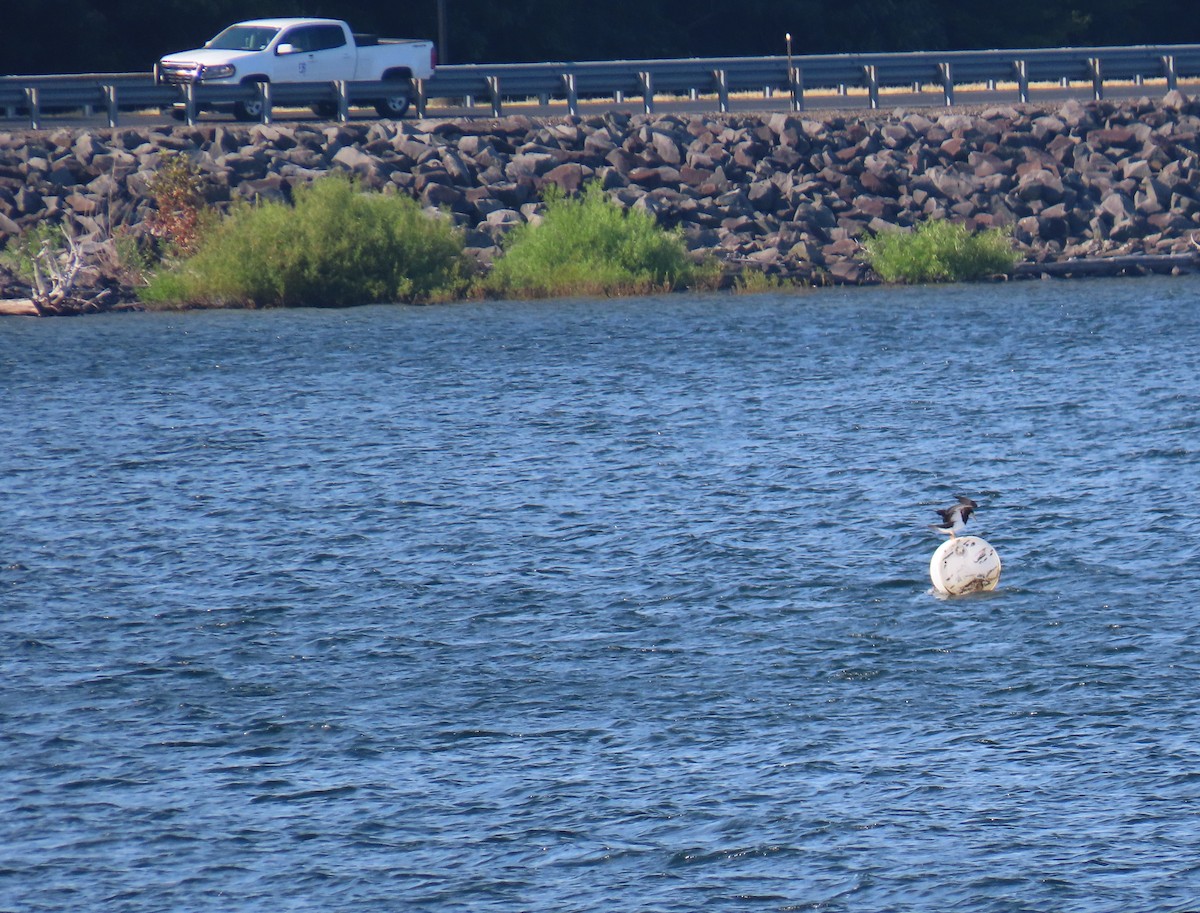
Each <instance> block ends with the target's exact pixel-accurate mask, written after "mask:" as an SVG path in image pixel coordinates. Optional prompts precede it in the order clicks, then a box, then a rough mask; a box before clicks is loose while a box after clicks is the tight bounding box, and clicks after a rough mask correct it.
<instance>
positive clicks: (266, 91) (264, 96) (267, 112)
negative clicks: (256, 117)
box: [258, 82, 275, 124]
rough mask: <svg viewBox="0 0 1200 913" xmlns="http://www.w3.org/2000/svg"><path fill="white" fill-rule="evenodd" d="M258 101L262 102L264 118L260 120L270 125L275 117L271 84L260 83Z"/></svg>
mask: <svg viewBox="0 0 1200 913" xmlns="http://www.w3.org/2000/svg"><path fill="white" fill-rule="evenodd" d="M258 99H259V101H261V102H262V117H261V118H260V120H261V121H262V122H263V123H264V124H269V123H271V121H272V120H274V117H275V113H274V111H272V110H271V108H272V105H271V84H270V83H269V82H260V83H259V84H258Z"/></svg>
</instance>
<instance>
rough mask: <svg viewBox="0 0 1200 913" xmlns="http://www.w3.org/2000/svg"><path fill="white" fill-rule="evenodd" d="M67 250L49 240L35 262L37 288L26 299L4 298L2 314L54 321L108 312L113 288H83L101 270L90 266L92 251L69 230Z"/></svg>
mask: <svg viewBox="0 0 1200 913" xmlns="http://www.w3.org/2000/svg"><path fill="white" fill-rule="evenodd" d="M62 235H63V238H64V240H65V241H66V246H65V247H63V248H56V247H54V246H53V245H52V244H51V243H50V240H49V239H46V240H44V241H43V242H42V246H41V248H40V249H39V250H38V251H37V252H35V253H34V254H33V255H32V256H31V258H30V260H31V263H30V265H31V268H32V270H33V287H32V289H31V290H30V295H29V296H28V297H26V298H0V314H8V315H15V316H21V317H51V316H62V315H67V314H84V313H88V312H93V311H100V310H103V309H104V308H105V306H106V305H107V303H108V299H109V298H110V297H112V295H113V292H112V290H111V289H109V288H105V287H102V286H100V287H97V286H95V285H91V284H89V286H88V287H86V288H85V287H80V285H79V283H80V282H81V280H82V279H84V277H89V276H90V277H92V278H94V277H95V276H96V275H98V274H99V272H100V271H99V269H97V267H96V266H94V265H92V264H91V263H89V262H88V261H89V259H90V258H89V254H94V253H95V252H94V251H89V250H87V249H85V247H84V246H83V245H82V244H80V243H79V241H78V239H77V238H76V237H75V236H74V235H73V234H72V233H71V232H70V231H68V230H67V229H66V228H65V227H64V228H63V229H62Z"/></svg>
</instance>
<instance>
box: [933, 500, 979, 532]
mask: <svg viewBox="0 0 1200 913" xmlns="http://www.w3.org/2000/svg"><path fill="white" fill-rule="evenodd" d="M957 498H958V503H957V504H954V505H952V506H951V507H947V508H946V509H945V510H939V511H937V514H938V515H939V516H940V517H941V518H942V522H941V523H933V524H930V526H929V528H930V529H933V530H937V531H938V532H939V533H945V534H946V535H948V536H949V537H950V538H951V539H953V538H955V537H956V536H957V535H958V534H959V533H961V532H962V531H963V528H964V527H965V526H966V525H967V520H968V519H970V516H971V514H973V513H974V512H975V511H976V509H978V507H979V505H978V504H976V503H975V502H974V501H972V500H971V499H970V498H968V497H966V495H957Z"/></svg>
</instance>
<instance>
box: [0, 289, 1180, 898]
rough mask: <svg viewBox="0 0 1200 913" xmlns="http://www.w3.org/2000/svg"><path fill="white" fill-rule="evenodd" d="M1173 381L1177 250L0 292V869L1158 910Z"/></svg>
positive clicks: (191, 881) (356, 889) (1175, 674)
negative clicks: (179, 301) (756, 271)
mask: <svg viewBox="0 0 1200 913" xmlns="http://www.w3.org/2000/svg"><path fill="white" fill-rule="evenodd" d="M1198 378H1200V280H1197V279H1194V278H1174V279H1169V278H1164V279H1153V278H1147V279H1138V280H1107V281H1101V282H1061V283H1049V282H1047V283H1037V282H1032V283H1019V284H1010V285H970V286H954V287H948V288H938V289H932V288H922V289H899V290H895V289H853V290H827V291H820V292H813V293H801V294H791V293H789V294H779V295H762V296H745V297H725V296H704V297H689V296H676V297H666V298H649V299H632V300H621V301H582V300H581V301H548V302H536V303H483V304H467V305H457V306H447V307H429V308H406V307H399V308H392V307H370V308H362V309H354V310H349V311H274V312H219V313H186V314H170V315H160V314H132V315H113V316H103V317H89V318H85V319H78V320H50V321H26V320H15V319H14V320H6V321H4V322H3V323H0V380H2V389H3V394H4V404H3V418H0V435H2V443H0V479H2V484H3V514H2V517H3V539H2V540H0V550H2V554H0V910H3V911H14V913H16V911H21V913H25V911H66V910H71V911H76V910H78V911H130V913H151V911H171V913H176V911H223V913H228V911H233V913H251V911H253V913H278V911H320V913H330V911H392V910H396V911H411V910H428V911H450V910H454V911H506V913H507V911H554V913H568V911H597V913H601V911H603V913H607V911H701V910H702V911H705V913H723V911H729V913H734V911H738V913H741V911H747V910H763V911H784V910H788V911H795V910H814V911H863V913H868V911H869V913H876V911H885V910H886V911H921V913H927V911H940V913H945V911H971V913H976V911H1048V910H1052V911H1055V913H1075V911H1122V913H1125V911H1133V910H1137V911H1142V913H1144V911H1182V910H1194V909H1197V908H1198V905H1200V853H1198V852H1197V847H1198V846H1200V619H1198V618H1197V611H1196V606H1197V593H1196V581H1197V579H1198V577H1200V532H1198V531H1197V518H1196V514H1197V504H1196V495H1197V490H1198V489H1200V452H1198V450H1200V443H1198V442H1200V383H1198ZM960 493H962V494H968V495H971V496H972V497H974V498H975V499H976V500H977V501H979V502H980V505H981V507H980V510H979V512H978V514H977V515H976V517H975V518H973V520H972V521H971V525H970V526H969V527H968V532H974V533H975V534H977V535H982V536H984V537H986V538H987V540H988V541H989V542H990V543H991V544H992V545H993V546H994V547H995V548H996V549H997V551H998V552H999V553H1000V555H1001V558H1002V559H1003V561H1004V574H1003V577H1002V578H1001V581H1000V586H999V588H998V589H997V590H996V591H995V592H993V593H989V594H981V595H977V596H972V597H966V598H961V599H941V598H938V597H937V596H935V595H934V594H933V593H932V591H931V588H930V583H929V571H928V568H929V558H930V555H931V554H932V552H933V550H934V549H935V548H936V547H937V545H938V544H939V542H940V541H941V540H940V537H938V536H937V534H935V533H933V532H932V531H930V530H929V529H928V528H927V524H929V523H932V522H935V521H936V520H937V517H936V515H935V514H934V512H933V511H934V508H936V507H942V506H945V505H946V504H949V503H950V502H951V500H952V498H953V496H954V495H956V494H960Z"/></svg>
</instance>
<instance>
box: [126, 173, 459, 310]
mask: <svg viewBox="0 0 1200 913" xmlns="http://www.w3.org/2000/svg"><path fill="white" fill-rule="evenodd" d="M466 284H467V279H466V267H465V264H464V259H463V243H462V237H461V235H460V233H459V232H458V231H457V230H455V229H454V228H453V226H451V225H450V224H449V222H447V221H445V220H442V219H438V218H433V217H430V216H428V215H426V214H425V213H424V212H423V211H422V210H421V208H420V206H418V204H417V203H416V202H414V201H413V200H411V199H409V198H408V197H403V196H391V195H384V194H378V193H360V192H359V190H358V188H357V187H356V186H355V185H354V183H353V182H352V181H351V180H350V179H349V178H348V177H345V176H342V175H330V176H328V177H324V178H321V179H320V180H318V181H316V182H314V183H313V184H311V185H309V186H307V187H301V188H297V190H296V192H295V205H294V206H289V205H287V204H286V203H278V202H268V203H263V204H260V205H257V206H250V205H244V206H242V207H240V208H238V209H235V210H234V211H233V213H231V214H230V216H229V218H227V219H226V220H225V221H224V222H222V223H221V224H219V225H218V226H216V227H215V228H213V229H212V230H211V231H207V232H205V233H204V234H203V235H202V236H201V238H200V243H199V246H198V249H197V251H196V254H195V256H193V257H192V258H191V259H189V260H186V261H184V262H183V263H181V264H179V265H178V266H176V267H174V268H172V269H168V270H165V271H164V272H162V273H160V274H159V275H158V276H156V277H155V278H154V279H153V280H152V281H151V282H150V285H149V287H148V288H147V289H146V290H145V292H144V293H143V298H144V299H145V300H147V301H150V302H174V303H181V304H193V305H218V306H219V305H248V306H256V307H275V306H293V307H302V306H310V307H342V306H346V305H352V304H367V303H371V302H392V301H404V302H415V301H431V300H443V299H448V298H452V297H455V296H456V295H458V294H461V292H462V291H463V289H464V288H465V287H466Z"/></svg>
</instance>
